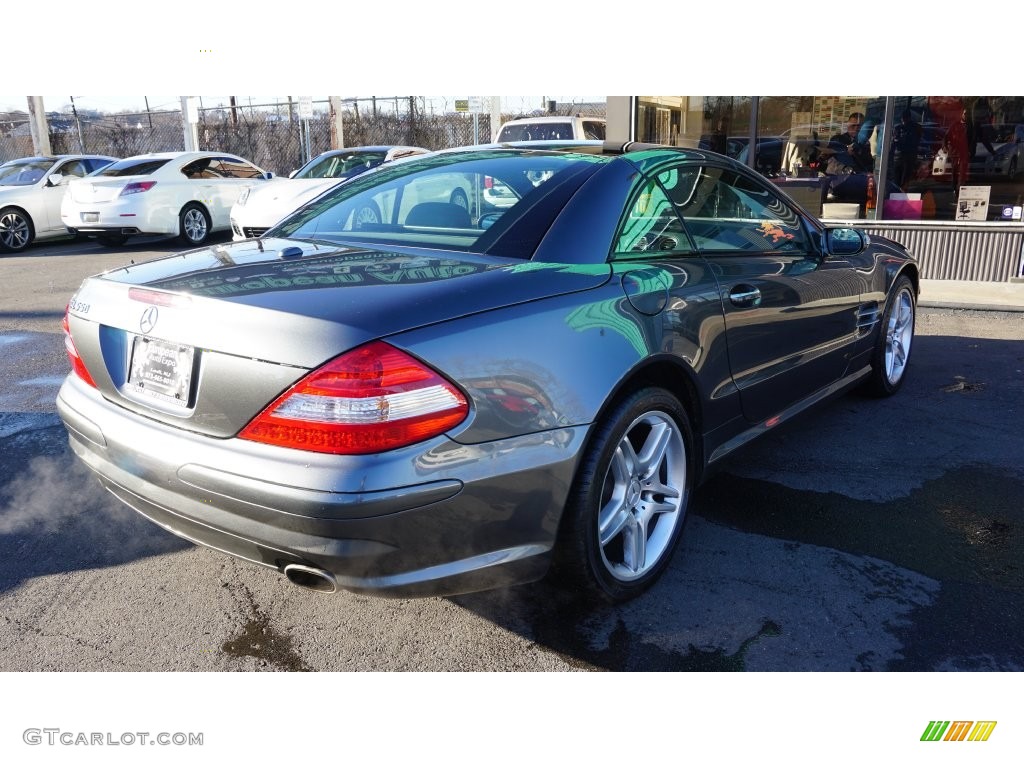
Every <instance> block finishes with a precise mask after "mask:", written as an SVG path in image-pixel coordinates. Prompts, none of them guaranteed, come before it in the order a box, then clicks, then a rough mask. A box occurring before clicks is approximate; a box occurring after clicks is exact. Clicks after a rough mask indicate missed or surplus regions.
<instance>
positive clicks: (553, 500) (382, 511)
mask: <svg viewBox="0 0 1024 768" xmlns="http://www.w3.org/2000/svg"><path fill="white" fill-rule="evenodd" d="M57 408H58V412H59V413H60V416H61V419H62V420H63V421H64V424H65V426H66V427H67V429H68V434H69V439H70V444H71V447H72V449H73V450H74V452H75V454H76V455H77V456H78V457H79V458H80V459H82V461H83V462H85V464H86V465H87V466H89V467H90V468H91V469H92V470H93V471H95V472H96V473H97V475H98V476H99V477H100V480H101V481H102V483H103V485H104V486H105V487H106V488H107V489H108V490H109V491H110V492H111V493H113V494H114V495H115V496H116V497H117V498H119V499H120V500H121V501H122V502H124V503H125V504H127V505H129V506H130V507H132V508H133V509H135V510H136V511H137V512H139V513H140V514H142V515H144V516H145V517H147V518H149V519H150V520H152V521H154V522H156V523H157V524H159V525H161V526H163V527H164V528H166V529H167V530H169V531H171V532H172V533H175V534H177V535H178V536H181V537H183V538H185V539H188V540H190V541H193V542H195V543H198V544H202V545H204V546H207V547H211V548H213V549H217V550H220V551H222V552H225V553H228V554H231V555H234V556H236V557H241V558H244V559H246V560H250V561H252V562H255V563H259V564H261V565H265V566H268V567H270V568H274V569H276V570H280V571H283V570H284V568H285V567H286V566H288V565H290V564H293V563H297V564H301V565H307V566H311V567H314V568H319V569H323V570H325V571H327V572H329V573H330V574H332V575H333V576H334V578H335V579H336V580H337V582H338V586H339V587H341V588H343V589H348V590H351V591H356V592H373V593H378V594H385V595H395V596H399V595H402V596H411V595H440V594H458V593H462V592H472V591H478V590H482V589H489V588H493V587H498V586H505V585H509V584H515V583H521V582H526V581H533V580H536V579H539V578H541V577H542V576H543V575H544V574H545V573H546V572H547V569H548V566H549V564H550V557H551V550H552V548H553V546H554V542H555V536H556V533H557V529H558V523H559V520H560V516H561V510H562V508H563V507H564V504H565V499H566V496H567V494H568V491H569V486H570V484H571V481H572V476H573V473H574V470H575V467H576V457H577V454H578V452H579V449H580V447H581V445H582V442H583V439H584V437H585V429H581V428H576V429H558V430H552V431H549V432H544V433H538V434H531V435H525V436H520V437H516V438H510V439H506V440H500V441H495V442H492V443H485V444H479V445H473V446H464V445H459V444H457V443H454V442H452V441H450V440H448V439H446V438H443V437H442V438H439V439H437V440H435V441H431V442H428V443H425V444H423V445H420V446H414V447H411V448H409V449H403V450H399V451H391V452H389V453H387V454H381V455H377V456H364V457H351V456H346V457H323V456H318V457H317V460H316V461H315V462H312V463H307V462H304V461H303V459H304V458H306V457H307V454H305V453H303V452H298V451H293V450H289V449H281V448H274V447H272V446H262V445H258V444H255V443H251V442H249V441H244V440H237V439H234V438H229V439H217V438H210V437H205V436H202V435H197V434H194V433H190V432H185V431H183V430H180V429H176V428H173V427H168V426H165V425H163V424H160V423H158V422H156V421H153V420H150V419H147V418H145V417H143V416H139V415H138V414H135V413H131V412H129V411H127V410H125V409H123V408H120V407H118V406H116V405H113V404H111V403H109V402H107V401H106V400H104V399H103V397H102V396H101V395H100V394H99V393H98V392H97V391H96V390H93V389H91V388H89V387H87V386H85V385H84V384H82V383H81V382H80V380H78V379H77V378H76V377H74V376H73V375H72V376H70V377H69V378H68V380H67V381H65V383H64V385H63V387H62V388H61V391H60V395H59V396H58V399H57ZM101 425H102V426H101ZM149 446H152V448H151V449H150V448H148V447H149ZM332 462H333V463H334V468H333V469H332ZM382 465H383V466H382ZM240 467H241V468H242V471H240V470H239V468H240ZM245 470H248V471H245ZM382 477H386V478H388V480H389V483H388V487H374V483H375V482H377V483H379V481H380V478H382Z"/></svg>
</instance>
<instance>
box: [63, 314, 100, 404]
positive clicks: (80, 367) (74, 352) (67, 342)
mask: <svg viewBox="0 0 1024 768" xmlns="http://www.w3.org/2000/svg"><path fill="white" fill-rule="evenodd" d="M70 310H71V305H70V304H69V305H68V306H67V307H65V308H64V319H63V320H61V321H60V327H61V328H63V329H64V349H65V351H67V353H68V360H70V361H71V370H72V371H74V372H75V373H76V374H77V375H78V378H80V379H81V380H82V381H84V382H85V383H86V384H88V385H89V386H90V387H95V386H96V382H95V381H93V379H92V376H90V375H89V370H88V369H87V368H86V367H85V363H84V362H83V361H82V356H81V355H80V354H78V348H77V347H76V346H75V342H74V341H72V340H71V323H70V322H69V320H68V312H69V311H70Z"/></svg>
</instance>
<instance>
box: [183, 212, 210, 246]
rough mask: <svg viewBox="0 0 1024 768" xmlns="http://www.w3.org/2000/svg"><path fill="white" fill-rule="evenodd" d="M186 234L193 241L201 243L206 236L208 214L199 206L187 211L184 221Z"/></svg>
mask: <svg viewBox="0 0 1024 768" xmlns="http://www.w3.org/2000/svg"><path fill="white" fill-rule="evenodd" d="M182 224H183V226H184V228H185V236H186V237H187V238H188V239H189V240H190V241H192V242H193V243H201V242H202V241H203V240H204V239H205V237H206V216H204V215H203V212H202V211H200V210H199V209H198V208H190V209H189V210H187V211H185V216H184V219H183V221H182Z"/></svg>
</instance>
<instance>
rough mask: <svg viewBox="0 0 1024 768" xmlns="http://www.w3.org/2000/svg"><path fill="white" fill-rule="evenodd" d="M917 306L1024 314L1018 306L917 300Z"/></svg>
mask: <svg viewBox="0 0 1024 768" xmlns="http://www.w3.org/2000/svg"><path fill="white" fill-rule="evenodd" d="M917 306H918V307H923V308H927V309H968V310H971V311H972V312H1024V307H1022V306H1020V305H1018V304H965V303H961V302H956V301H929V300H927V299H921V300H918V302H917Z"/></svg>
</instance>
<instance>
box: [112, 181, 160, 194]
mask: <svg viewBox="0 0 1024 768" xmlns="http://www.w3.org/2000/svg"><path fill="white" fill-rule="evenodd" d="M155 186H156V182H155V181H133V182H132V183H131V184H126V185H125V187H124V189H122V190H121V194H120V195H119V197H124V196H125V195H134V194H137V193H139V192H148V191H149V190H151V189H152V188H153V187H155Z"/></svg>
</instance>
